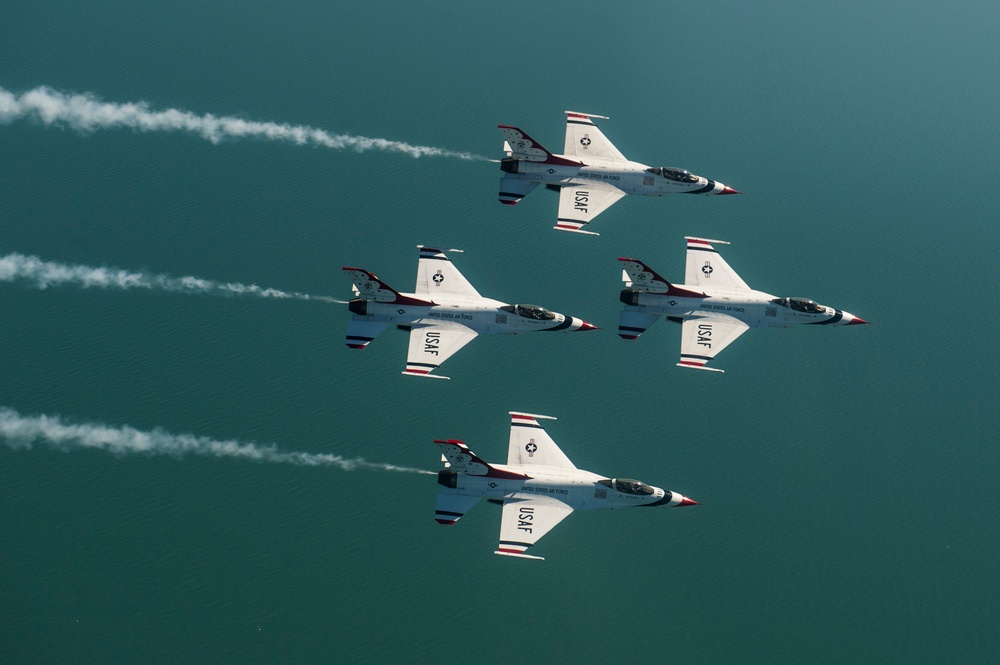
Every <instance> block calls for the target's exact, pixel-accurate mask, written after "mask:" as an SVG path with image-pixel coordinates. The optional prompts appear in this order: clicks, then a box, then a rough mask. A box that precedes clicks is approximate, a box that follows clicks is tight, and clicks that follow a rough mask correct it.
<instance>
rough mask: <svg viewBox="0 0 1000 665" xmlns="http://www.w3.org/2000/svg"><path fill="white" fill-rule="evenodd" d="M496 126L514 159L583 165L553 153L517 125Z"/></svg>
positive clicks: (558, 164) (560, 164)
mask: <svg viewBox="0 0 1000 665" xmlns="http://www.w3.org/2000/svg"><path fill="white" fill-rule="evenodd" d="M497 127H499V128H500V131H502V132H503V137H504V140H505V141H506V142H507V147H509V148H510V152H511V156H512V157H514V158H515V159H524V160H527V161H529V162H541V163H543V164H553V165H555V166H583V163H582V162H577V161H574V160H572V159H566V158H565V157H559V156H557V155H553V154H552V153H551V152H549V151H548V150H546V149H545V147H544V146H543V145H542V144H541V143H539V142H538V141H536V140H535V139H533V138H531V137H530V136H528V134H527V132H525V131H524V130H522V129H520V128H519V127H513V126H511V125H497Z"/></svg>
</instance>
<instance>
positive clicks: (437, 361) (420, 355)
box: [403, 319, 477, 379]
mask: <svg viewBox="0 0 1000 665" xmlns="http://www.w3.org/2000/svg"><path fill="white" fill-rule="evenodd" d="M476 335H477V333H476V331H475V330H472V329H471V328H466V327H465V326H463V325H461V324H460V323H453V322H451V321H435V320H432V319H420V320H419V321H417V322H416V323H414V324H413V327H412V328H411V329H410V348H409V350H408V351H407V353H406V369H405V370H404V371H403V374H409V375H410V376H430V378H433V379H447V378H448V377H447V376H432V375H431V372H433V371H434V370H435V369H437V368H438V366H439V365H441V363H443V362H444V361H445V360H447V359H448V358H451V357H452V356H453V355H455V353H456V352H458V350H459V349H461V348H462V347H463V346H465V345H466V344H468V343H469V342H471V341H472V340H473V339H474V338H475V336H476Z"/></svg>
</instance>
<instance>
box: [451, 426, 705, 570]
mask: <svg viewBox="0 0 1000 665" xmlns="http://www.w3.org/2000/svg"><path fill="white" fill-rule="evenodd" d="M543 419H544V420H555V418H552V417H550V416H540V415H536V414H531V413H521V412H518V411H511V412H510V440H509V442H508V445H507V463H506V464H490V463H489V462H486V461H484V460H483V459H481V458H480V457H479V456H478V455H476V454H475V453H474V452H472V451H471V450H469V447H468V446H466V445H465V444H464V443H462V442H461V441H458V440H456V439H447V440H441V439H437V440H435V441H434V443H435V444H437V446H438V448H439V449H440V451H441V459H442V461H444V468H443V469H441V470H440V471H439V472H438V484H439V485H441V486H442V488H441V491H440V492H438V496H437V507H436V510H435V512H434V518H435V519H436V520H437V521H438V523H440V524H449V525H450V524H454V523H455V522H457V521H458V520H459V519H461V518H462V516H463V515H465V513H467V512H468V511H469V510H470V509H471V508H472V507H473V506H475V505H476V504H477V503H479V501H480V499H486V500H487V501H489V502H490V503H493V504H497V505H500V506H502V511H503V512H502V515H501V517H500V544H499V545H498V546H497V549H496V550H495V551H494V554H500V555H502V556H513V557H520V558H523V559H538V560H541V559H543V558H544V557H540V556H534V555H532V554H526V552H527V550H528V549H529V548H530V547H533V546H534V545H535V544H536V543H537V542H538V541H539V540H541V539H542V537H543V536H544V535H545V534H547V533H548V532H549V531H551V530H552V529H553V528H555V526H556V525H557V524H559V522H561V521H562V520H564V519H565V518H566V517H567V516H568V515H569V514H570V513H572V512H573V511H574V510H592V509H595V508H632V507H647V508H653V507H658V506H659V507H668V508H672V507H680V506H695V505H698V502H697V501H694V500H692V499H689V498H688V497H686V496H684V495H683V494H680V493H678V492H672V491H670V490H663V489H660V488H659V487H653V486H652V485H647V484H646V483H644V482H642V481H639V480H633V479H631V478H610V477H608V476H602V475H600V474H596V473H591V472H590V471H584V470H583V469H578V468H576V466H574V465H573V463H572V462H571V461H570V460H569V458H568V457H567V456H566V454H565V453H563V451H562V450H560V449H559V446H557V445H556V442H555V441H553V440H552V437H550V436H549V435H548V433H547V432H546V431H545V429H544V428H543V427H542V426H541V425H540V424H539V422H538V421H539V420H543Z"/></svg>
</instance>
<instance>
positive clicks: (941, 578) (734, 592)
mask: <svg viewBox="0 0 1000 665" xmlns="http://www.w3.org/2000/svg"><path fill="white" fill-rule="evenodd" d="M3 16H4V20H2V21H0V87H3V88H4V89H6V90H8V91H10V92H14V93H17V94H19V93H22V92H24V91H26V90H29V89H31V88H34V87H36V86H40V85H47V86H51V87H52V88H54V89H57V90H62V91H67V92H92V93H93V94H95V95H97V96H98V97H100V98H101V99H103V100H105V101H108V102H116V103H125V102H133V101H140V100H144V101H146V102H148V104H149V105H150V107H151V109H153V110H158V109H166V108H181V109H185V110H188V111H191V112H193V113H196V114H199V115H200V114H207V113H211V114H215V115H237V116H240V117H243V118H247V119H252V120H259V121H265V122H278V123H288V124H293V125H309V126H313V127H318V128H322V129H325V130H328V131H330V132H333V133H343V134H351V135H361V136H370V137H380V138H386V139H390V140H395V141H404V142H407V143H411V144H416V145H430V146H437V147H441V148H445V149H449V150H458V151H470V152H472V153H476V154H479V155H483V156H487V157H494V158H495V157H497V156H499V150H500V145H501V136H500V133H499V132H498V131H497V130H496V128H495V126H496V124H497V123H500V122H502V123H510V124H517V125H519V126H521V127H523V128H524V129H525V130H527V131H528V132H530V133H531V134H532V135H533V136H534V137H535V138H537V139H538V140H539V141H541V142H542V143H544V144H545V145H547V146H549V147H552V148H554V149H560V148H561V146H562V140H563V138H562V137H563V115H562V112H563V110H565V109H573V110H579V111H586V112H593V113H603V114H606V115H609V116H611V120H609V121H603V122H602V123H601V126H602V128H603V129H604V130H605V132H606V133H607V135H608V136H609V137H610V138H611V139H612V140H613V141H614V142H615V143H616V145H617V146H618V147H619V148H620V149H621V150H622V151H623V152H624V153H625V154H626V155H628V156H630V157H632V158H635V159H638V160H640V161H644V162H646V163H651V164H657V165H659V164H664V165H676V166H683V167H686V168H689V169H691V170H692V171H694V172H696V173H701V174H704V175H707V176H709V177H713V178H717V179H719V180H722V181H723V182H725V183H727V184H730V185H732V186H734V187H736V188H737V189H740V190H741V191H745V192H746V195H745V196H741V197H725V198H720V199H708V198H702V197H674V198H668V199H664V200H652V199H650V200H628V199H627V200H625V201H622V202H621V203H619V204H618V205H617V206H615V207H614V208H613V209H612V210H610V211H609V212H606V213H605V214H604V215H603V216H602V217H601V218H600V219H599V220H598V222H596V223H595V225H594V226H595V230H597V231H599V232H600V233H601V235H600V237H597V238H587V237H575V236H574V237H569V234H559V233H556V232H554V231H552V230H550V227H551V226H552V224H553V220H554V217H555V210H556V198H555V196H553V195H551V194H549V193H547V192H544V191H542V192H537V193H533V194H532V195H531V196H529V197H528V198H526V199H525V200H524V202H522V203H521V204H520V205H519V206H517V208H516V209H508V208H506V207H504V206H501V205H499V204H498V203H497V202H496V188H497V182H498V175H499V173H498V170H497V168H496V165H495V164H490V163H488V162H464V161H460V160H457V159H452V158H443V157H442V158H435V157H426V158H421V159H413V158H411V157H409V156H406V155H402V154H398V153H391V152H384V151H377V150H375V151H369V152H365V153H362V154H358V153H356V152H354V151H351V150H333V149H328V148H321V147H301V146H293V145H288V144H285V143H280V142H274V141H265V140H247V141H227V142H223V143H221V144H219V145H213V144H212V143H209V142H207V141H205V140H203V139H201V138H198V137H196V136H193V135H191V134H187V133H183V132H152V133H145V134H139V133H134V132H131V131H128V130H118V131H97V132H92V133H89V134H83V133H80V132H76V131H72V130H70V129H66V128H58V127H48V126H44V125H42V124H41V123H39V122H37V121H26V120H22V121H16V122H13V123H10V124H7V125H2V126H0V256H5V255H7V254H10V253H14V252H19V253H22V254H27V255H36V256H38V257H40V258H42V259H44V260H48V261H54V262H60V263H65V264H82V265H88V266H102V265H105V266H115V267H120V268H123V269H126V270H130V271H135V272H139V271H148V272H150V273H157V274H168V275H172V276H182V275H194V276H198V277H202V278H205V279H211V280H217V281H221V282H238V283H244V284H250V283H253V284H258V285H261V286H265V287H272V288H276V289H281V290H284V291H295V292H302V293H309V294H319V295H331V296H334V297H338V298H346V297H347V296H348V295H349V285H348V283H347V281H346V280H345V279H344V278H343V276H342V275H341V271H340V266H342V265H347V264H353V265H362V266H365V267H367V268H369V269H370V270H373V271H375V272H377V273H378V274H379V276H381V277H382V278H384V279H385V280H386V281H388V282H389V283H391V284H393V285H397V288H400V289H410V288H411V285H412V280H413V276H414V273H415V264H416V254H417V252H416V248H415V245H416V244H418V243H431V244H434V243H440V244H442V245H445V246H448V247H458V248H462V249H464V250H465V253H464V254H461V255H458V254H456V255H453V258H454V260H455V262H456V264H457V265H458V267H459V268H460V269H461V270H462V271H463V272H464V273H465V274H466V276H467V277H468V278H469V279H470V280H471V281H472V282H473V283H474V284H475V285H476V286H477V288H478V289H479V290H480V291H481V292H482V293H484V294H487V295H490V296H494V297H497V298H501V299H504V300H509V301H531V302H539V303H541V304H543V305H546V306H548V307H551V308H553V309H557V310H560V311H565V312H570V313H572V314H575V315H578V316H582V317H584V318H586V319H587V320H589V321H593V322H594V323H596V324H597V325H600V326H602V327H603V328H604V330H603V331H601V332H599V333H592V334H588V335H581V336H572V335H554V336H525V337H509V338H500V339H498V338H482V339H479V340H476V341H475V342H474V343H473V344H472V345H470V346H469V347H468V348H467V349H466V350H465V351H464V352H463V353H461V354H459V355H458V356H456V357H455V358H453V359H452V360H450V361H449V363H448V366H447V370H448V371H447V372H446V374H448V375H450V376H451V377H452V379H453V380H452V381H450V382H444V381H420V380H414V379H410V378H407V377H402V376H400V375H399V372H400V370H401V369H402V367H403V362H404V359H405V353H406V338H405V336H404V335H402V334H400V333H387V334H385V335H384V336H383V337H382V338H379V339H378V340H377V341H376V342H375V343H373V344H372V345H371V346H370V347H369V348H368V349H367V350H366V351H364V352H363V353H358V352H353V351H350V350H348V349H347V348H346V347H345V346H344V345H343V336H344V332H345V329H346V321H347V313H346V312H345V311H344V310H343V309H342V307H341V306H337V305H331V304H327V303H321V302H304V301H278V300H267V299H260V298H252V297H243V298H224V297H216V296H211V295H193V294H185V293H171V292H165V291H162V290H128V291H120V290H101V289H82V288H79V287H77V286H73V285H65V286H61V287H53V288H49V289H45V290H40V289H37V288H34V287H32V286H31V285H29V284H27V283H24V282H8V283H0V303H2V314H0V406H4V407H9V408H11V409H14V410H16V412H17V413H19V414H22V415H23V416H25V417H28V416H31V415H37V414H47V415H52V416H59V417H61V418H63V419H65V420H66V421H68V422H91V423H103V424H106V425H108V426H110V427H121V426H125V425H128V426H131V427H135V428H137V429H139V430H152V429H154V428H157V427H159V428H162V429H163V430H165V431H166V432H171V433H178V434H179V433H191V434H194V435H198V436H205V437H211V438H213V439H222V440H226V439H230V440H236V441H241V442H247V443H250V442H256V443H258V444H274V445H276V446H277V447H278V448H280V449H281V450H289V451H292V450H294V451H304V452H311V453H334V454H340V455H344V456H346V457H355V456H361V457H364V458H366V459H368V460H371V461H374V462H383V463H391V464H398V465H403V466H407V467H416V468H422V469H427V470H436V469H437V465H438V462H437V453H436V451H435V449H434V448H433V446H432V445H431V441H432V440H433V439H434V438H440V437H453V438H461V439H463V440H465V441H466V442H467V443H468V444H469V445H470V446H471V447H472V448H473V450H475V451H476V452H478V453H479V454H481V455H483V456H484V457H486V458H491V459H498V460H502V459H503V456H504V450H505V446H506V439H507V416H506V412H507V411H508V410H511V409H523V410H529V411H533V412H536V413H544V414H551V415H554V416H558V417H559V420H558V421H555V422H553V423H551V425H550V427H549V431H550V433H551V434H552V435H553V437H554V438H555V439H556V441H557V442H559V443H560V444H561V445H562V447H563V449H564V450H565V451H566V452H567V454H568V455H569V456H570V457H571V458H572V459H573V460H574V461H575V462H576V463H577V465H578V466H580V467H581V468H586V469H589V470H593V471H595V472H599V473H607V474H609V475H623V476H637V477H640V478H642V479H644V480H646V481H647V482H650V483H654V484H656V485H659V486H664V487H668V488H672V489H676V490H678V491H682V492H684V493H685V494H687V495H689V496H692V497H694V498H696V499H698V500H700V501H702V502H703V504H704V505H703V506H702V507H700V508H697V509H692V510H686V511H673V512H671V511H661V512H651V513H646V512H644V511H632V512H630V511H622V512H615V513H611V512H603V513H602V512H596V513H580V514H578V515H574V516H572V517H571V518H570V519H568V520H567V521H566V522H564V523H563V524H562V525H561V526H560V528H559V529H557V530H555V531H554V532H553V533H552V534H550V535H549V536H548V537H546V539H545V540H543V541H542V542H541V544H540V545H539V546H538V549H539V553H541V554H543V555H544V556H546V558H547V560H546V561H545V562H544V563H536V562H527V561H520V560H509V559H506V558H502V557H496V556H493V555H492V550H493V549H494V547H495V545H496V539H497V535H498V529H499V511H497V510H495V509H494V507H492V506H488V505H484V506H481V507H477V508H476V509H475V510H474V511H473V512H471V513H470V514H469V515H468V516H467V517H466V518H465V519H464V520H463V521H462V523H461V524H459V525H458V526H456V527H454V528H451V529H444V528H441V527H439V526H438V525H437V524H436V523H435V522H434V521H433V519H432V510H433V505H434V495H435V493H436V491H437V486H436V485H435V484H434V480H433V478H432V477H431V476H424V475H417V474H407V473H388V472H380V471H375V470H355V471H342V470H339V469H337V468H334V467H318V468H303V467H297V466H291V465H287V464H279V463H253V462H248V461H243V460H239V459H231V458H226V457H199V456H187V457H183V458H177V457H173V456H168V455H120V456H114V455H111V454H108V453H107V452H102V451H93V450H71V451H69V452H66V451H60V450H54V449H52V448H50V447H46V446H45V445H42V444H36V445H35V446H33V447H32V448H31V449H30V450H25V449H16V450H15V449H12V448H11V447H9V446H6V445H5V446H0V661H2V662H5V663H105V662H127V663H159V662H162V663H181V662H184V663H222V662H232V663H272V662H295V663H312V662H387V661H405V662H424V661H430V660H431V659H434V660H436V661H437V662H445V663H460V662H469V661H472V660H475V661H478V662H490V663H492V662H511V661H518V660H520V661H531V662H535V661H537V662H594V661H597V660H598V659H607V658H614V659H618V658H622V657H626V658H629V659H630V660H631V659H639V660H654V659H655V660H670V661H674V662H687V663H720V662H741V663H775V662H781V663H802V662H809V663H843V662H873V663H874V662H878V663H885V662H898V663H915V662H926V663H931V662H935V663H936V662H962V663H980V662H981V663H986V662H995V661H996V659H997V658H998V656H1000V639H998V637H997V629H996V627H997V624H998V610H1000V592H998V588H1000V586H998V584H1000V574H998V567H997V565H996V552H997V549H998V546H1000V520H998V516H997V502H996V491H997V488H998V483H997V480H996V478H997V475H998V473H1000V454H998V450H997V435H996V425H997V408H996V404H997V401H998V397H1000V395H998V390H997V382H996V376H997V372H998V370H1000V366H998V351H997V345H996V340H997V333H996V332H995V331H996V330H997V327H998V325H1000V314H998V312H1000V309H998V307H997V302H998V293H997V269H996V259H995V253H996V249H997V246H998V233H997V230H996V211H997V209H998V203H1000V201H998V193H997V188H996V187H995V186H993V184H992V182H991V179H992V178H993V176H994V174H995V173H996V171H997V157H996V155H997V154H998V148H1000V130H998V128H997V124H996V122H995V109H996V108H997V106H998V102H1000V98H998V97H1000V90H998V88H997V86H996V85H995V80H996V77H997V69H996V63H997V62H998V47H997V42H996V39H995V34H994V33H995V26H996V25H997V23H998V21H1000V9H998V8H997V5H996V3H987V2H972V3H967V4H966V6H965V7H964V8H962V9H961V10H960V11H957V10H956V8H953V7H945V6H943V5H940V4H938V3H929V2H928V3H916V4H914V3H902V2H883V3H860V2H848V3H834V4H833V5H831V6H823V7H817V6H806V5H803V4H801V3H788V2H785V3H770V4H768V5H767V6H756V5H754V4H752V3H751V4H748V3H737V2H722V3H709V4H704V3H701V4H699V3H693V4H692V3H687V4H677V3H667V4H660V5H657V6H655V7H654V6H649V5H641V6H640V5H634V6H624V7H622V6H617V5H616V6H612V5H607V4H602V3H591V2H584V3H582V4H581V3H576V4H574V5H573V7H572V8H567V7H565V6H557V5H555V4H553V5H539V4H538V3H518V2H514V3H504V4H502V5H500V4H497V5H477V6H473V5H470V4H468V3H459V2H453V3H444V4H442V3H438V4H436V5H434V6H428V5H412V4H406V3H364V4H358V5H345V4H343V3H341V4H339V5H337V6H328V5H327V4H321V3H306V2H293V3H290V4H289V3H283V4H282V5H281V6H280V7H278V6H277V5H274V4H273V3H264V2H252V3H246V2H241V3H234V2H216V3H209V4H208V5H206V4H205V3H170V6H169V7H167V6H163V7H151V6H139V5H136V4H135V3H126V2H112V1H103V2H97V3H86V4H85V5H80V4H78V3H58V4H57V5H53V4H52V3H46V4H45V5H44V6H43V5H40V4H38V3H28V2H14V3H13V4H11V3H8V4H7V6H6V7H5V10H4V12H3ZM688 234H697V235H702V236H707V237H710V238H720V239H724V240H728V241H730V242H731V243H732V245H731V246H730V247H727V248H726V249H725V252H726V254H725V255H726V257H727V259H728V260H729V262H730V263H731V264H732V265H733V266H734V267H735V268H736V269H737V270H738V271H739V272H740V274H741V275H742V276H743V277H744V279H746V281H748V282H749V283H750V284H751V285H752V286H754V287H756V288H760V289H762V290H765V291H768V292H772V293H778V294H782V295H801V296H806V297H812V298H815V299H816V300H818V301H820V302H823V303H827V304H831V305H834V306H837V307H840V308H844V309H847V310H849V311H851V312H853V313H856V314H858V315H860V316H862V317H864V318H865V319H867V320H869V321H874V322H875V324H876V325H873V326H867V327H861V328H848V329H826V328H821V329H809V330H777V331H767V330H764V331H751V332H750V333H748V334H747V335H745V336H744V337H743V338H742V339H741V340H740V341H739V342H738V343H737V344H736V345H734V346H733V347H731V348H730V349H729V350H727V351H726V353H725V354H723V355H722V356H721V357H720V360H719V361H717V364H718V365H719V366H721V367H723V368H724V369H725V370H726V374H725V375H714V374H709V373H703V372H690V371H684V370H681V369H679V368H676V367H674V363H675V362H676V359H677V354H678V350H679V341H680V334H679V329H678V328H676V327H674V326H667V325H664V324H658V325H657V327H655V328H653V329H652V330H651V331H650V332H649V333H647V334H646V335H645V336H643V338H642V339H641V340H639V341H637V342H635V343H626V342H624V341H622V340H620V339H619V338H618V337H617V335H615V334H614V333H615V326H616V324H617V316H618V309H619V307H620V305H619V303H618V302H617V292H618V290H619V288H620V282H619V278H618V275H619V269H618V266H617V262H616V261H615V258H616V257H617V256H620V255H626V254H627V255H633V256H638V257H640V258H642V259H644V260H645V261H646V262H648V263H650V264H652V265H653V266H655V267H656V268H657V269H658V271H660V272H662V273H663V274H664V275H665V276H666V277H668V279H669V278H674V279H677V280H680V279H681V278H682V276H683V265H684V242H683V236H684V235H688ZM542 550H544V551H542Z"/></svg>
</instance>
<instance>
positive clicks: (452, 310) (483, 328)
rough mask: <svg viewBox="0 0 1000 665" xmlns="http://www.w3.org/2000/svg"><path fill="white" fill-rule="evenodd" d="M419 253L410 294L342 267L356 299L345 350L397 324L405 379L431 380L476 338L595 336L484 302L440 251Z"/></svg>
mask: <svg viewBox="0 0 1000 665" xmlns="http://www.w3.org/2000/svg"><path fill="white" fill-rule="evenodd" d="M418 247H419V248H420V260H419V262H418V263H417V286H416V289H415V291H414V293H400V292H399V291H396V290H395V289H394V288H392V287H391V286H389V285H388V284H386V283H385V282H383V281H382V280H380V279H379V278H378V277H376V276H375V275H374V274H372V273H370V272H368V271H367V270H363V269H361V268H349V267H347V266H345V267H344V270H346V271H347V272H349V273H350V275H351V279H352V280H354V293H355V295H356V296H357V297H356V298H354V299H353V300H351V301H350V303H349V309H350V310H351V313H352V314H353V316H352V317H351V320H350V322H348V324H347V346H349V347H351V348H352V349H363V348H365V347H366V346H368V343H369V342H371V341H372V340H373V339H375V337H377V336H378V334H379V333H380V332H382V331H383V330H385V329H386V328H387V327H389V325H391V324H395V325H396V327H397V328H399V329H400V330H406V331H408V332H409V333H410V350H409V352H408V353H407V355H406V369H405V370H404V371H403V374H409V375H410V376H428V377H430V378H432V379H447V378H449V377H447V376H438V375H432V374H431V372H432V371H434V370H435V369H437V367H438V366H439V365H441V363H443V362H444V361H445V360H447V359H448V358H450V357H452V356H453V355H454V354H455V353H456V352H457V351H458V350H459V349H461V348H462V347H463V346H465V345H466V344H468V343H469V342H471V341H472V340H473V338H474V337H475V336H476V335H479V334H486V333H522V332H529V331H533V330H565V331H571V330H596V329H597V327H596V326H593V325H591V324H589V323H587V322H586V321H583V320H582V319H577V318H574V317H572V316H567V315H565V314H559V313H558V312H550V311H549V310H547V309H545V308H544V307H539V306H538V305H525V304H520V305H508V304H506V303H503V302H500V301H499V300H493V299H491V298H484V297H482V296H481V295H479V292H478V291H476V290H475V289H474V288H473V287H472V284H470V283H469V281H468V280H467V279H465V277H463V276H462V273H460V272H459V271H458V268H456V267H455V266H454V265H452V263H451V261H450V260H448V257H447V256H445V254H444V252H443V251H441V250H440V249H433V248H431V247H424V246H423V245H418Z"/></svg>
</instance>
